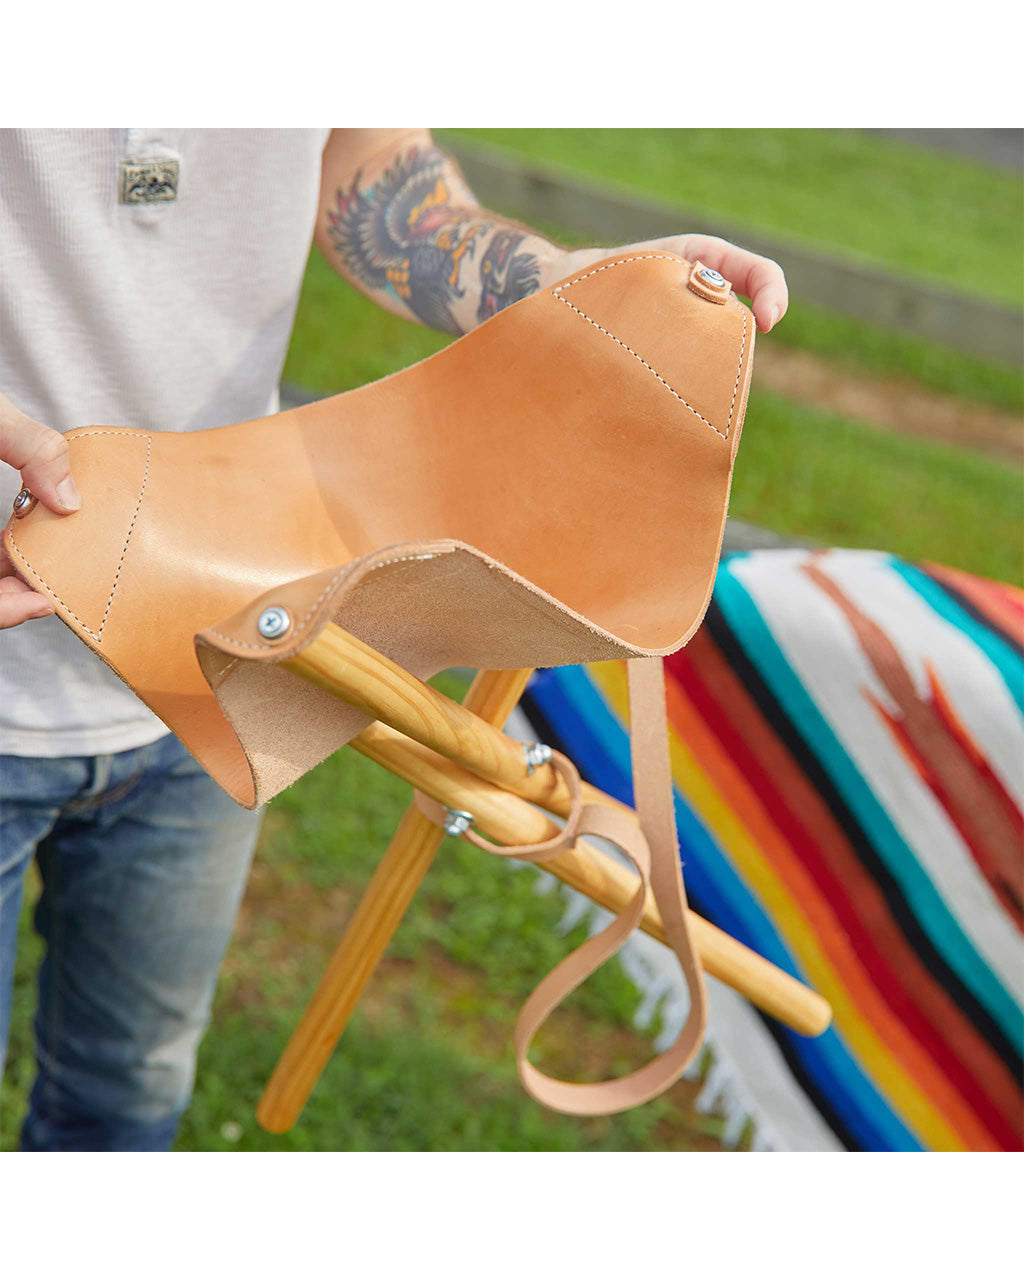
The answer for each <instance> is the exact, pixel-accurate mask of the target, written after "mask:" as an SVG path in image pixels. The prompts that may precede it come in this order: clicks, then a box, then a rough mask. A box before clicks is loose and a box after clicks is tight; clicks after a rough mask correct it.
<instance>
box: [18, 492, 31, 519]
mask: <svg viewBox="0 0 1024 1280" xmlns="http://www.w3.org/2000/svg"><path fill="white" fill-rule="evenodd" d="M32 498H33V494H32V491H31V489H22V491H21V493H19V494H18V496H17V497H16V498H15V499H14V514H15V515H16V516H17V515H21V513H22V512H23V511H24V510H25V509H26V507H27V506H28V505H29V503H30V502H31V501H32Z"/></svg>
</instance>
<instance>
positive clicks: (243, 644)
mask: <svg viewBox="0 0 1024 1280" xmlns="http://www.w3.org/2000/svg"><path fill="white" fill-rule="evenodd" d="M435 555H436V553H435V552H433V551H431V552H428V553H426V554H424V555H418V556H392V558H391V559H390V560H381V561H380V563H379V564H375V565H374V566H373V569H374V570H375V569H383V567H384V566H385V565H387V564H398V562H399V561H400V560H433V559H434V558H435ZM348 568H349V565H347V564H343V565H342V566H341V568H340V569H339V570H338V572H337V573H336V574H335V575H334V577H333V578H332V579H331V580H330V582H328V584H327V586H326V587H324V589H323V591H321V592H320V594H319V595H318V596H317V598H316V599H315V600H314V601H313V603H312V604H311V605H310V607H309V610H308V612H307V613H306V615H305V617H304V618H302V620H301V621H300V622H298V623H297V624H296V627H295V630H296V631H301V630H302V628H303V627H304V626H305V625H306V623H307V622H308V621H309V620H310V618H311V617H312V616H313V614H314V613H316V611H317V609H319V607H320V605H321V603H322V601H323V599H324V597H325V596H326V595H328V593H329V592H330V591H331V590H332V588H333V587H334V584H335V583H336V582H337V581H338V579H339V578H340V577H341V575H342V574H343V573H345V572H346V570H347V569H348ZM371 572H373V570H371ZM208 631H209V634H210V635H211V636H217V637H218V638H219V639H221V640H226V641H227V642H228V644H236V645H238V646H239V648H241V649H276V648H277V647H278V646H277V645H274V644H267V643H266V642H263V643H261V644H253V643H252V642H251V641H249V640H236V639H235V638H234V636H227V635H225V634H224V632H223V631H215V630H214V629H213V627H210V628H208ZM226 669H227V668H225V670H226ZM221 674H223V672H222V673H221Z"/></svg>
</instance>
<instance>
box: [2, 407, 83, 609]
mask: <svg viewBox="0 0 1024 1280" xmlns="http://www.w3.org/2000/svg"><path fill="white" fill-rule="evenodd" d="M0 462H6V463H7V464H8V465H9V466H12V467H15V468H16V469H17V470H18V471H20V472H21V482H22V484H23V485H24V486H25V487H26V488H27V489H31V490H32V493H33V494H34V495H35V496H36V497H37V498H38V499H39V501H40V502H41V503H42V504H43V505H44V506H46V507H49V508H50V510H51V511H55V512H56V513H57V514H58V515H60V516H65V515H68V514H70V512H72V511H77V510H78V509H79V507H81V505H82V499H81V497H80V496H79V493H78V490H77V489H76V488H75V482H74V480H73V479H72V478H71V463H70V460H69V458H68V446H67V442H66V441H65V439H64V437H63V436H62V435H61V434H60V432H59V431H54V430H52V428H50V427H44V426H43V424H42V423H41V422H36V421H35V420H34V419H33V418H29V417H27V416H26V415H25V414H24V413H22V412H21V410H20V409H16V408H15V407H14V405H13V404H11V402H10V400H8V399H7V398H6V396H2V395H0ZM51 613H53V606H52V605H51V604H50V602H49V600H47V598H46V597H45V596H43V595H40V594H39V592H37V591H33V590H32V588H31V587H29V586H28V585H27V584H26V583H24V582H22V580H21V579H20V578H18V577H15V573H14V565H12V564H11V561H10V559H9V557H8V555H7V553H6V551H4V549H3V546H2V544H0V630H3V629H4V628H5V627H16V626H17V625H18V624H19V623H21V622H27V621H28V620H29V619H30V618H45V617H46V616H47V615H48V614H51Z"/></svg>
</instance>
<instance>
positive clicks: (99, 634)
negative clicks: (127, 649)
mask: <svg viewBox="0 0 1024 1280" xmlns="http://www.w3.org/2000/svg"><path fill="white" fill-rule="evenodd" d="M89 436H121V437H122V439H126V440H145V442H146V470H145V472H144V473H143V477H142V488H141V489H140V490H139V501H138V502H137V503H136V506H135V514H134V515H133V516H132V522H131V524H130V525H129V526H128V537H126V538H125V540H124V550H123V551H122V552H121V559H120V562H119V563H118V566H117V573H116V574H115V575H114V585H113V586H112V587H111V588H110V597H109V599H108V600H107V607H106V609H105V610H104V612H103V620H102V622H100V629H99V631H93V629H92V627H90V626H89V625H88V624H87V623H85V622H83V621H82V619H81V618H80V617H79V616H78V614H77V613H75V611H74V609H72V608H71V606H70V605H69V604H68V603H67V601H66V600H63V599H62V598H61V597H60V596H59V595H58V594H57V593H56V591H54V589H53V588H52V587H51V586H50V584H49V583H48V582H47V581H46V579H45V578H44V577H43V575H42V574H41V573H37V572H36V570H35V569H34V568H33V567H32V562H31V561H30V560H29V558H28V556H26V555H25V553H24V551H22V549H21V547H19V546H18V540H17V538H15V536H14V529H13V528H12V529H11V531H10V539H11V545H12V546H13V547H14V549H15V551H17V553H18V555H19V556H21V558H22V560H23V561H24V562H25V567H26V568H27V569H28V570H29V571H30V572H31V573H34V574H35V576H36V577H37V578H38V579H39V581H40V582H41V583H42V584H43V586H44V587H45V588H46V590H47V591H49V593H50V595H52V596H53V598H54V600H56V601H57V603H58V604H59V605H62V606H63V607H64V608H65V609H66V610H67V611H68V613H69V614H70V615H71V617H72V618H74V620H75V621H76V622H77V623H78V625H79V626H80V627H81V628H82V630H83V631H84V632H85V633H86V634H87V635H90V636H92V638H93V639H94V640H95V641H96V643H97V644H102V643H103V628H104V626H105V625H106V621H107V614H108V613H109V612H110V606H111V604H112V602H113V599H114V592H115V591H116V590H117V581H118V578H120V576H121V567H122V565H123V564H124V558H125V556H126V555H127V553H128V543H129V541H130V539H131V536H132V530H133V529H134V528H135V521H136V520H137V519H138V517H139V508H140V507H141V506H142V495H143V494H144V493H145V492H146V481H147V480H148V479H149V459H150V454H151V452H152V447H153V438H152V436H141V435H138V436H137V435H130V434H127V433H126V432H123V431H83V432H82V434H81V435H80V436H75V439H76V440H85V439H87V438H88V437H89Z"/></svg>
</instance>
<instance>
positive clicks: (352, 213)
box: [327, 146, 549, 333]
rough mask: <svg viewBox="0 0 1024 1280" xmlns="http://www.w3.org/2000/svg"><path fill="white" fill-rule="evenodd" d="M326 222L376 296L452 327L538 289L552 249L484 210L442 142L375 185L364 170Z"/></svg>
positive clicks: (399, 162) (417, 150)
mask: <svg viewBox="0 0 1024 1280" xmlns="http://www.w3.org/2000/svg"><path fill="white" fill-rule="evenodd" d="M327 222H328V225H327V233H328V236H329V240H330V244H331V245H332V246H333V248H334V251H335V253H336V254H337V256H338V259H339V265H340V267H341V269H342V270H343V271H344V272H345V274H346V275H349V276H350V277H351V278H352V279H353V280H354V281H355V282H356V283H357V284H359V285H360V286H361V287H362V288H363V289H364V290H365V291H366V292H368V293H370V294H371V296H377V297H378V298H379V299H380V300H381V301H388V302H391V303H392V304H393V303H394V302H398V303H400V304H402V305H403V306H404V307H405V308H408V310H409V311H410V312H412V314H413V315H414V316H415V317H416V318H417V319H418V320H420V321H422V323H423V324H427V325H430V326H431V327H432V328H435V329H443V330H446V331H447V332H449V333H463V332H465V331H466V330H467V329H469V328H471V327H472V325H473V324H474V323H478V322H480V321H482V320H487V319H489V318H490V317H491V316H493V315H496V314H497V312H499V311H501V310H502V309H503V308H504V307H507V306H509V305H510V304H511V303H513V302H518V301H519V300H520V298H525V297H526V296H527V295H528V294H530V293H533V292H534V291H535V290H536V289H537V287H538V284H539V280H540V263H539V257H538V255H539V253H541V252H542V251H543V250H544V249H545V248H548V247H549V246H548V245H547V242H546V241H544V240H542V239H541V237H539V236H535V235H531V234H530V233H528V232H525V231H520V230H518V229H515V228H513V227H510V226H509V225H508V224H507V223H503V222H502V221H501V220H500V219H499V218H497V217H496V216H495V215H493V214H489V213H487V212H486V211H484V210H483V209H481V208H479V207H478V206H477V205H476V203H475V201H474V199H473V196H472V193H471V192H470V191H469V190H468V188H466V186H465V184H464V182H463V181H462V178H461V175H460V174H459V172H458V169H457V168H456V167H455V165H454V164H453V163H452V162H451V160H449V159H448V157H447V156H445V154H444V153H443V152H442V151H439V150H438V149H437V148H436V147H424V146H420V147H413V148H411V149H409V150H406V151H404V152H402V153H400V154H398V155H397V156H396V157H395V158H394V160H393V162H392V163H391V164H390V166H389V167H388V168H387V169H386V170H385V171H384V173H382V174H381V175H380V177H379V178H378V179H377V180H376V181H373V182H366V181H364V178H363V174H362V173H358V174H357V175H356V177H355V180H354V181H353V182H352V184H351V186H350V187H349V188H348V189H347V190H339V191H338V192H337V196H336V202H335V206H334V208H333V209H328V211H327ZM393 309H397V308H394V307H393Z"/></svg>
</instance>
